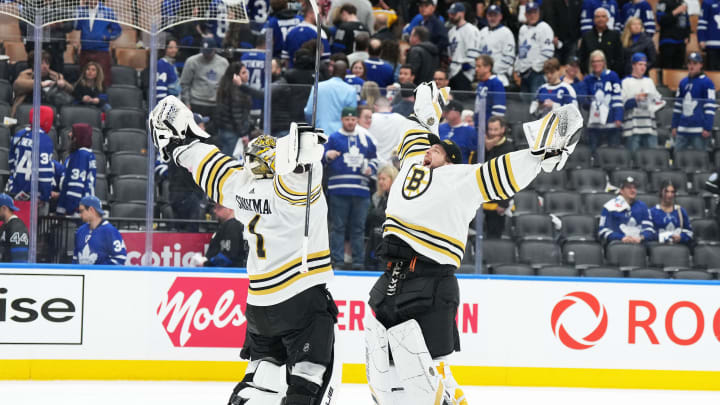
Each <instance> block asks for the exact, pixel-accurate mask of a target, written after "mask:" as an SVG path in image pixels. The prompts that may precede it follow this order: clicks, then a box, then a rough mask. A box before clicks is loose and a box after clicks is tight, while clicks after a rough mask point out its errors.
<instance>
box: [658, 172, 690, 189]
mask: <svg viewBox="0 0 720 405" xmlns="http://www.w3.org/2000/svg"><path fill="white" fill-rule="evenodd" d="M666 180H670V181H671V182H672V183H673V185H674V186H675V190H676V191H677V192H678V193H681V192H687V175H686V174H685V172H681V171H679V170H662V171H656V172H652V173H650V185H651V187H650V189H649V191H660V185H661V184H662V183H663V182H664V181H666Z"/></svg>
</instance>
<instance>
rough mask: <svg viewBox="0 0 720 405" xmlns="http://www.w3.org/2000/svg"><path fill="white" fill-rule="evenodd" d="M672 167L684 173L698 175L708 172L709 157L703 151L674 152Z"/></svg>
mask: <svg viewBox="0 0 720 405" xmlns="http://www.w3.org/2000/svg"><path fill="white" fill-rule="evenodd" d="M673 167H675V168H676V169H678V170H682V171H684V172H685V173H698V172H704V171H708V170H710V155H709V154H708V152H706V151H703V150H694V149H688V150H678V151H675V159H674V161H673Z"/></svg>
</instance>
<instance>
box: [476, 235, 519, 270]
mask: <svg viewBox="0 0 720 405" xmlns="http://www.w3.org/2000/svg"><path fill="white" fill-rule="evenodd" d="M482 251H483V258H482V260H483V264H486V265H487V266H489V267H492V266H495V265H498V264H503V263H516V262H517V252H516V249H515V242H513V241H511V240H508V239H483V241H482Z"/></svg>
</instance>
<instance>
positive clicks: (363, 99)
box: [358, 81, 381, 106]
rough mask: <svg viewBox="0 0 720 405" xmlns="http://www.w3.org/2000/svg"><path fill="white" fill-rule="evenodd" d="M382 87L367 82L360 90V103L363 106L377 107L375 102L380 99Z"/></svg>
mask: <svg viewBox="0 0 720 405" xmlns="http://www.w3.org/2000/svg"><path fill="white" fill-rule="evenodd" d="M380 95H381V94H380V87H378V85H377V83H375V82H372V81H367V82H365V83H363V86H362V89H361V90H360V101H359V102H358V103H359V104H361V105H367V106H372V105H375V100H377V98H378V97H380Z"/></svg>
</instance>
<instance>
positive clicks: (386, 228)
mask: <svg viewBox="0 0 720 405" xmlns="http://www.w3.org/2000/svg"><path fill="white" fill-rule="evenodd" d="M407 122H408V125H407V128H406V131H405V134H404V137H403V141H402V143H401V144H400V146H399V147H398V157H399V158H400V160H401V162H402V165H401V167H400V172H399V173H398V176H397V178H396V179H395V182H394V183H393V185H392V187H391V189H390V195H389V197H388V204H387V209H386V218H387V219H386V220H385V223H384V224H383V236H388V235H394V236H396V237H398V238H400V239H402V240H403V241H404V242H405V243H407V244H408V245H410V247H411V248H412V249H413V250H414V251H415V252H417V253H419V254H421V255H423V256H425V257H428V258H430V259H432V260H434V261H436V262H437V263H440V264H447V265H453V266H456V267H460V262H461V261H462V257H463V255H464V253H465V242H466V241H467V236H468V225H469V224H470V221H471V220H472V219H473V218H475V213H476V211H477V210H478V208H480V205H481V204H482V203H484V202H487V201H492V200H506V199H509V198H510V197H512V196H513V195H514V194H515V193H516V192H518V191H520V190H521V189H523V188H525V187H526V186H527V185H528V184H530V182H531V181H532V180H533V179H534V178H535V176H536V175H537V174H538V172H539V171H540V159H539V158H537V157H535V156H533V155H532V154H531V153H530V150H529V149H524V150H520V151H516V152H512V153H508V154H505V155H502V156H499V157H497V158H495V159H492V160H490V161H488V162H486V163H482V164H475V165H468V164H451V165H445V166H441V167H438V168H435V169H430V168H428V167H425V166H423V158H424V156H425V153H426V151H427V150H428V149H429V148H430V141H429V140H428V134H430V132H428V131H427V130H426V129H424V128H422V127H421V126H419V124H417V123H415V122H414V121H412V120H408V121H407Z"/></svg>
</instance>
